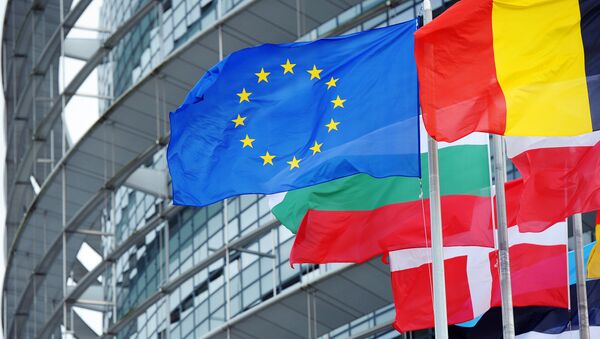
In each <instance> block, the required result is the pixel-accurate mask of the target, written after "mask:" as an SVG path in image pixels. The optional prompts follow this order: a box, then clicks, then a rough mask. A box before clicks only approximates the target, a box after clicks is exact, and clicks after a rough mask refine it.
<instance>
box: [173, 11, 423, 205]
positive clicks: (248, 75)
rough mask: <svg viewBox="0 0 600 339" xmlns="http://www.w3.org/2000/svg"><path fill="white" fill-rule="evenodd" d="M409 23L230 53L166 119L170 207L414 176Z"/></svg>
mask: <svg viewBox="0 0 600 339" xmlns="http://www.w3.org/2000/svg"><path fill="white" fill-rule="evenodd" d="M416 27H417V23H416V21H410V22H406V23H402V24H398V25H394V26H389V27H385V28H379V29H374V30H371V31H367V32H363V33H356V34H350V35H346V36H341V37H336V38H330V39H323V40H317V41H314V42H301V43H290V44H282V45H273V44H265V45H261V46H258V47H254V48H247V49H243V50H240V51H237V52H235V53H233V54H231V55H229V56H228V57H226V58H225V59H224V60H223V61H221V62H220V63H219V64H217V65H215V66H214V67H213V68H212V69H210V70H209V71H208V72H207V73H206V74H205V75H204V76H203V77H202V79H200V81H199V82H198V83H197V84H196V85H195V86H194V88H193V89H192V90H191V91H190V93H189V94H188V96H187V98H186V99H185V101H184V102H183V104H182V105H181V107H179V108H178V109H177V110H176V111H175V112H172V113H171V141H170V143H169V147H168V162H169V170H170V172H171V177H172V180H173V181H172V183H173V202H174V203H175V204H177V205H195V206H204V205H208V204H211V203H213V202H216V201H219V200H222V199H224V198H228V197H231V196H235V195H240V194H249V193H265V194H271V193H277V192H281V191H288V190H292V189H296V188H301V187H306V186H311V185H315V184H319V183H322V182H326V181H330V180H333V179H337V178H341V177H345V176H349V175H352V174H357V173H367V174H370V175H371V176H374V177H387V176H411V177H418V176H420V174H421V168H420V159H419V135H418V134H419V119H418V97H417V96H418V91H417V74H416V66H415V60H414V55H413V33H414V32H415V30H416Z"/></svg>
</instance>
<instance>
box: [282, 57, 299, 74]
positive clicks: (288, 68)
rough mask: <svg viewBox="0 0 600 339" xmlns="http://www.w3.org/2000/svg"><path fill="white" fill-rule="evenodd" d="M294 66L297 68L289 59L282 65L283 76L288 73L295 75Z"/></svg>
mask: <svg viewBox="0 0 600 339" xmlns="http://www.w3.org/2000/svg"><path fill="white" fill-rule="evenodd" d="M294 66H296V64H292V63H290V59H287V60H286V61H285V64H283V65H281V67H283V74H287V73H292V74H294Z"/></svg>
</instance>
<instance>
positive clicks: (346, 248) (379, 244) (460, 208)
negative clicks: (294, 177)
mask: <svg viewBox="0 0 600 339" xmlns="http://www.w3.org/2000/svg"><path fill="white" fill-rule="evenodd" d="M441 200H442V220H443V225H444V229H443V235H444V245H445V246H490V247H493V245H494V239H493V234H492V229H493V228H492V226H493V225H492V222H491V201H490V197H478V196H471V195H448V196H442V199H441ZM423 218H425V220H426V223H425V224H424V223H423ZM429 220H430V219H429V200H428V199H427V200H424V202H423V203H422V202H421V201H420V200H418V201H411V202H406V203H398V204H391V205H386V206H382V207H380V208H377V209H374V210H367V211H319V210H309V211H308V212H307V213H306V215H305V217H304V219H303V220H302V223H301V224H300V228H299V229H298V233H297V234H296V239H295V240H294V246H293V247H292V251H291V253H290V263H292V264H296V263H331V262H356V263H360V262H365V261H367V260H369V259H371V258H373V257H375V256H377V255H382V254H384V253H387V252H389V251H392V250H397V249H406V248H419V247H427V245H428V244H427V243H426V239H429V246H431V235H430V227H429V224H430V223H429ZM425 232H426V233H425ZM426 235H427V238H426Z"/></svg>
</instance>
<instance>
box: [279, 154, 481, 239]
mask: <svg viewBox="0 0 600 339" xmlns="http://www.w3.org/2000/svg"><path fill="white" fill-rule="evenodd" d="M421 164H422V169H423V171H422V173H425V174H426V173H428V166H427V164H428V161H427V154H426V153H423V154H421ZM439 164H440V189H441V194H442V195H475V196H490V179H489V168H488V166H489V158H488V147H487V145H481V144H480V145H472V144H471V145H468V144H462V145H459V146H450V147H444V148H440V150H439ZM420 182H421V180H419V179H416V178H406V177H389V178H383V179H376V178H373V177H370V176H368V175H366V174H357V175H353V176H350V177H346V178H342V179H338V180H333V181H330V182H327V183H324V184H320V185H316V186H312V187H306V188H303V189H298V190H294V191H290V192H287V193H286V194H285V197H284V198H283V200H282V201H281V202H280V203H279V204H277V205H276V206H275V207H273V209H272V212H273V214H274V215H275V217H276V218H277V219H278V220H279V221H280V222H281V223H282V224H283V225H285V226H286V227H287V228H288V229H290V231H292V232H293V233H296V232H297V231H298V227H299V225H300V223H301V221H302V219H303V218H304V215H305V214H306V212H307V211H308V210H309V209H312V210H322V211H352V210H355V211H356V210H362V211H365V210H372V209H375V208H378V207H381V206H385V205H389V204H393V203H400V202H407V201H415V200H418V199H420V194H421V192H422V194H423V198H428V197H429V181H428V179H427V177H425V178H423V188H422V190H421V188H420Z"/></svg>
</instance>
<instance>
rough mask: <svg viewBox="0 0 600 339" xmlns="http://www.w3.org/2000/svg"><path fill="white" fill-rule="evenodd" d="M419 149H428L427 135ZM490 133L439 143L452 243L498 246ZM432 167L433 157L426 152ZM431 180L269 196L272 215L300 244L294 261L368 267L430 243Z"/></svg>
mask: <svg viewBox="0 0 600 339" xmlns="http://www.w3.org/2000/svg"><path fill="white" fill-rule="evenodd" d="M422 131H423V133H422V134H421V142H422V145H421V149H422V150H427V146H426V142H427V139H426V134H425V133H424V129H422ZM488 139H489V138H488V136H487V135H485V134H481V133H479V134H473V135H470V136H468V137H466V138H464V139H461V140H459V141H457V142H455V143H451V144H448V143H440V144H439V158H440V184H441V195H442V197H441V203H442V219H443V221H444V229H443V234H444V243H445V244H446V246H458V245H464V246H467V245H470V246H493V241H494V239H493V233H492V229H493V224H492V219H491V215H492V213H491V208H492V199H491V197H490V174H489V152H488ZM421 163H422V165H421V166H422V168H423V169H424V170H425V171H426V170H427V166H428V163H427V153H422V155H421ZM428 182H429V181H428V179H427V178H423V180H422V181H421V180H420V179H415V178H400V177H392V178H385V179H376V178H372V177H370V176H368V175H364V174H360V175H355V176H350V177H347V178H342V179H338V180H334V181H331V182H328V183H325V184H321V185H316V186H312V187H307V188H303V189H299V190H294V191H290V192H287V193H285V194H278V195H275V196H270V204H271V205H272V213H273V214H274V215H275V217H276V218H277V219H278V220H279V221H280V222H281V223H282V224H283V225H285V226H286V227H287V228H288V229H290V230H291V231H292V232H293V233H296V239H295V240H294V245H293V247H292V250H291V253H290V262H291V263H292V264H294V263H331V262H365V261H367V260H369V259H371V258H373V257H374V256H377V255H383V254H386V253H387V252H389V251H390V250H395V249H402V248H419V247H425V246H427V244H428V243H430V239H431V235H430V227H429V222H430V215H429V196H428V194H429V187H428Z"/></svg>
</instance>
